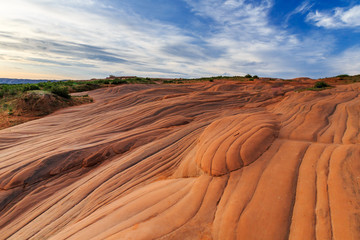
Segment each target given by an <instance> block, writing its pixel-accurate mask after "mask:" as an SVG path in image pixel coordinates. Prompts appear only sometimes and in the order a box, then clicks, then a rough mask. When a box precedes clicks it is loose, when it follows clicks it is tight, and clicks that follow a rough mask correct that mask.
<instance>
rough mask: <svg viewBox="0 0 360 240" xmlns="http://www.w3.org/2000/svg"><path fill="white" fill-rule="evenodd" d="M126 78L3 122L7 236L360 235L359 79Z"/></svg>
mask: <svg viewBox="0 0 360 240" xmlns="http://www.w3.org/2000/svg"><path fill="white" fill-rule="evenodd" d="M289 88H290V87H286V86H281V87H277V88H272V87H271V86H267V85H261V84H254V85H241V84H235V83H212V84H208V85H206V84H193V85H178V86H176V85H173V86H172V85H126V86H120V87H116V88H111V89H99V90H95V91H93V92H91V93H90V95H91V96H92V97H93V98H94V99H95V103H93V104H89V105H83V106H77V107H72V108H69V109H65V110H60V111H58V112H56V113H55V114H52V115H50V116H48V117H45V118H43V119H38V120H35V121H32V122H28V123H25V124H22V125H19V126H16V127H12V128H8V129H5V130H2V131H0V189H1V190H0V238H1V239H47V238H50V239H247V240H248V239H271V240H273V239H300V240H303V239H360V188H359V185H360V145H359V144H360V135H359V132H360V131H359V127H360V118H359V115H360V97H359V91H360V85H359V84H353V85H346V86H338V87H336V88H334V89H329V90H325V91H321V92H310V91H307V92H301V93H296V92H288V93H286V94H285V95H284V96H283V95H281V94H282V93H284V92H286V91H288V90H289Z"/></svg>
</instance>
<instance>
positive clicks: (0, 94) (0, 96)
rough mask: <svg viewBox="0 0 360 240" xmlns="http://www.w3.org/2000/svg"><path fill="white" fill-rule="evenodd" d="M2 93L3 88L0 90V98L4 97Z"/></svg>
mask: <svg viewBox="0 0 360 240" xmlns="http://www.w3.org/2000/svg"><path fill="white" fill-rule="evenodd" d="M4 95H5V92H4V90H0V98H2V97H4Z"/></svg>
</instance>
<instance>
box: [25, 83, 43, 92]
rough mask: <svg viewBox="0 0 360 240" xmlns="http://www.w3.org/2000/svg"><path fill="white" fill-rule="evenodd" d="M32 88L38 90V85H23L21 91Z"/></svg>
mask: <svg viewBox="0 0 360 240" xmlns="http://www.w3.org/2000/svg"><path fill="white" fill-rule="evenodd" d="M32 90H40V88H39V86H38V85H36V84H26V85H24V86H23V88H22V91H23V92H26V91H32Z"/></svg>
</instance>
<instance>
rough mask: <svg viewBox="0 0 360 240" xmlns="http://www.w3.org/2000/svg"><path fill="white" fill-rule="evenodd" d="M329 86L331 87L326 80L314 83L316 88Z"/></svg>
mask: <svg viewBox="0 0 360 240" xmlns="http://www.w3.org/2000/svg"><path fill="white" fill-rule="evenodd" d="M327 87H330V85H329V84H327V83H326V82H324V81H319V82H316V83H315V85H314V88H327Z"/></svg>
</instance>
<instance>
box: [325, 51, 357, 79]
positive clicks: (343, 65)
mask: <svg viewBox="0 0 360 240" xmlns="http://www.w3.org/2000/svg"><path fill="white" fill-rule="evenodd" d="M329 69H331V72H330V75H329V76H336V75H339V74H349V75H356V74H359V73H360V72H359V69H360V46H359V45H358V46H354V47H352V48H349V49H347V50H345V51H344V52H342V53H341V54H340V55H338V56H334V57H332V58H330V59H329Z"/></svg>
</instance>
